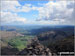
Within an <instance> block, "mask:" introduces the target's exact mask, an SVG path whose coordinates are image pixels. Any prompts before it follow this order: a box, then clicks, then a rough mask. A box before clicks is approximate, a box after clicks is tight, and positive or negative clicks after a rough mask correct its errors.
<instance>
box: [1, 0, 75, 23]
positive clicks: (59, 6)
mask: <svg viewBox="0 0 75 56" xmlns="http://www.w3.org/2000/svg"><path fill="white" fill-rule="evenodd" d="M74 4H75V3H74V1H57V2H51V1H49V2H48V3H44V4H39V7H37V6H33V5H32V4H25V5H23V6H22V5H20V4H19V3H18V1H17V0H16V1H1V5H0V6H1V14H2V15H1V19H2V22H8V23H9V22H20V23H21V22H23V23H25V22H26V21H27V20H26V18H22V17H19V16H18V15H17V12H30V11H32V10H36V11H38V12H39V16H38V19H36V20H37V21H32V23H33V24H34V23H35V24H36V23H40V24H75V22H74V21H75V19H74V18H75V16H74V15H75V12H74ZM41 5H42V6H41ZM11 12H14V13H11ZM8 20H9V21H8ZM27 22H28V21H27Z"/></svg>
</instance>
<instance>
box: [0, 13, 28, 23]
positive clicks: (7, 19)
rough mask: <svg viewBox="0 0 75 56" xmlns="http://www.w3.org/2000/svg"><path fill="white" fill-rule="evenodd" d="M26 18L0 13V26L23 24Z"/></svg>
mask: <svg viewBox="0 0 75 56" xmlns="http://www.w3.org/2000/svg"><path fill="white" fill-rule="evenodd" d="M26 22H27V20H26V18H22V17H19V16H18V15H17V14H16V13H11V12H1V24H10V23H20V24H25V23H26Z"/></svg>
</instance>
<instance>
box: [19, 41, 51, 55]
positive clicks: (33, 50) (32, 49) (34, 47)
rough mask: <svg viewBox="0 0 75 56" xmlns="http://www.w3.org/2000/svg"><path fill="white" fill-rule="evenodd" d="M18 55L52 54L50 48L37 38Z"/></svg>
mask: <svg viewBox="0 0 75 56" xmlns="http://www.w3.org/2000/svg"><path fill="white" fill-rule="evenodd" d="M18 55H28V56H29V55H35V56H36V55H43V56H52V55H51V51H50V50H49V48H47V47H45V46H43V45H42V44H40V43H39V41H37V40H32V43H31V44H30V45H28V46H27V48H25V49H24V50H22V51H21V52H19V53H18Z"/></svg>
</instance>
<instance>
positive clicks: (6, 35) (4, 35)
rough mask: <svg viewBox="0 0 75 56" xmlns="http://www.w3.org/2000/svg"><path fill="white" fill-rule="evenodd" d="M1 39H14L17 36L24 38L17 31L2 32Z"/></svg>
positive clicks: (0, 32)
mask: <svg viewBox="0 0 75 56" xmlns="http://www.w3.org/2000/svg"><path fill="white" fill-rule="evenodd" d="M0 35H1V39H6V38H12V37H16V36H24V35H22V34H20V33H17V32H16V31H0Z"/></svg>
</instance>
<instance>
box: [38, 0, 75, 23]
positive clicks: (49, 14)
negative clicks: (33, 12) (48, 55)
mask: <svg viewBox="0 0 75 56" xmlns="http://www.w3.org/2000/svg"><path fill="white" fill-rule="evenodd" d="M74 4H75V3H74V1H57V2H51V1H50V2H48V3H46V4H44V5H43V7H40V8H38V11H39V18H38V19H37V20H38V21H40V20H46V21H48V20H50V22H51V23H52V22H53V20H54V22H55V21H59V22H60V23H59V24H61V23H62V22H63V23H62V24H75V23H74V20H75V19H74V17H73V16H72V15H73V14H75V13H74Z"/></svg>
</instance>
